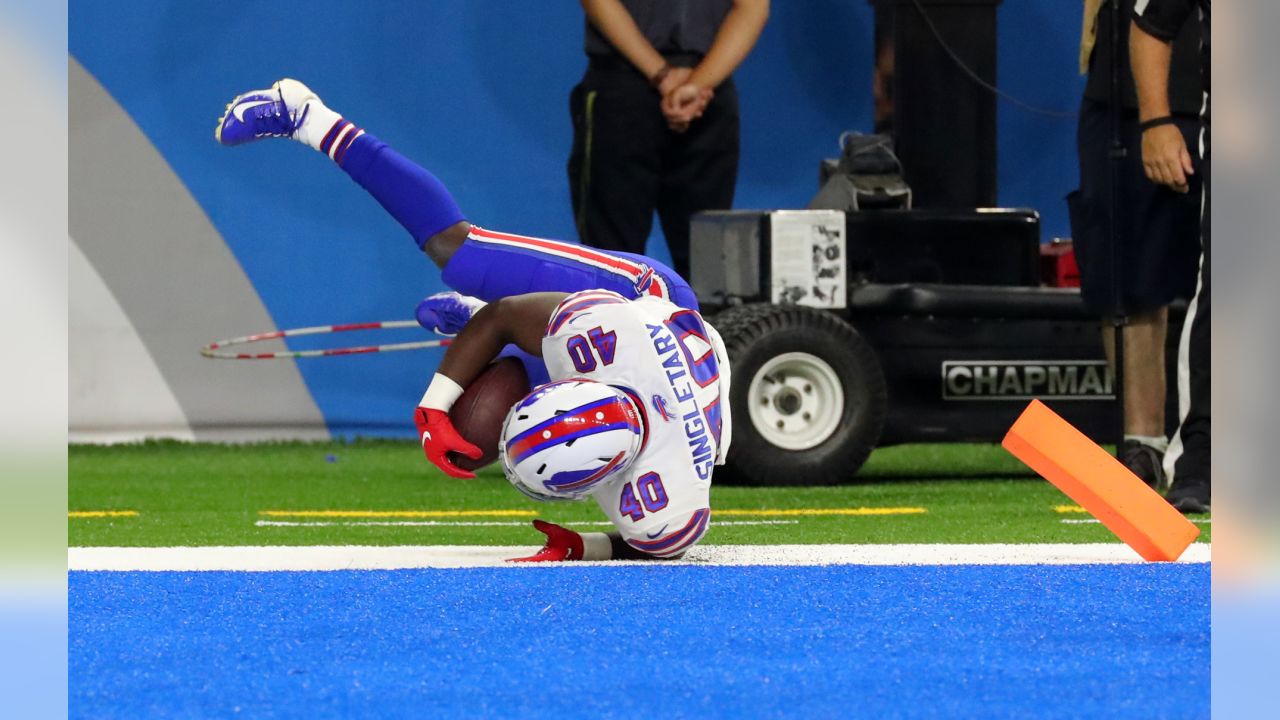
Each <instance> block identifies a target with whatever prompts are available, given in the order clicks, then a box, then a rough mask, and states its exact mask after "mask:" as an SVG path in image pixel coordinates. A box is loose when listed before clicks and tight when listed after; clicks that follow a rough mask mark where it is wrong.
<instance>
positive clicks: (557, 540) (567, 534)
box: [507, 520, 583, 562]
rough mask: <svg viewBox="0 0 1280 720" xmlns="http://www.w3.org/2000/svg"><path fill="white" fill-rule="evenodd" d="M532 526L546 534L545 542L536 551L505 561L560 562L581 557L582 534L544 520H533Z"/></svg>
mask: <svg viewBox="0 0 1280 720" xmlns="http://www.w3.org/2000/svg"><path fill="white" fill-rule="evenodd" d="M533 527H534V529H536V530H537V531H538V532H540V533H542V534H544V535H546V536H547V544H546V545H543V546H542V549H541V550H539V551H538V552H536V553H534V554H533V555H530V556H529V557H523V558H510V559H509V560H507V562H560V561H561V560H581V559H582V554H583V553H582V536H581V535H579V534H578V533H576V532H574V531H572V530H570V529H569V528H564V527H560V526H559V525H556V524H554V523H549V522H547V521H545V520H534V521H533Z"/></svg>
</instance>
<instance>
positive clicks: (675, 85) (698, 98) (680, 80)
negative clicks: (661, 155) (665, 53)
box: [658, 68, 715, 133]
mask: <svg viewBox="0 0 1280 720" xmlns="http://www.w3.org/2000/svg"><path fill="white" fill-rule="evenodd" d="M692 74H693V70H692V69H691V68H672V69H671V72H669V73H667V76H666V77H664V78H663V79H662V83H661V84H659V85H658V93H659V94H660V95H661V96H662V115H663V117H665V118H666V119H667V127H669V128H671V130H672V131H673V132H678V133H682V132H684V131H686V130H688V129H689V124H690V123H692V122H693V121H694V120H697V119H698V118H700V117H702V113H703V112H705V111H706V109H707V104H708V103H710V102H711V98H712V97H714V96H715V91H714V90H712V89H711V88H704V87H702V86H700V85H697V84H696V83H691V82H689V76H690V75H692Z"/></svg>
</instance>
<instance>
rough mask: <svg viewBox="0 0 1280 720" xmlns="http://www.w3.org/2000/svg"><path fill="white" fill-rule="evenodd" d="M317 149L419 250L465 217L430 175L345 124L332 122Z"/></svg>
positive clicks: (374, 138) (403, 157) (447, 191)
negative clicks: (432, 237) (404, 233)
mask: <svg viewBox="0 0 1280 720" xmlns="http://www.w3.org/2000/svg"><path fill="white" fill-rule="evenodd" d="M319 149H320V151H321V152H323V153H325V154H327V155H328V156H329V157H330V158H332V159H333V160H334V162H336V163H338V166H339V167H341V168H342V169H343V170H345V171H346V172H347V174H348V175H350V176H351V179H352V180H355V181H356V182H357V183H359V184H360V187H363V188H364V189H365V190H367V191H368V192H369V194H370V195H372V196H373V198H374V199H375V200H377V201H378V203H379V204H381V205H382V207H383V208H385V209H386V211H387V212H389V213H391V217H393V218H395V219H396V222H398V223H400V224H401V225H402V226H404V229H405V230H408V231H409V234H410V235H412V236H413V241H414V242H415V243H417V244H418V247H419V248H422V246H423V245H425V244H426V242H427V240H428V239H429V238H430V237H431V236H432V235H435V234H436V233H439V232H440V231H442V230H444V229H445V228H448V227H450V226H452V225H455V224H457V223H458V222H461V221H462V220H464V219H465V217H464V216H463V214H462V210H461V209H459V208H458V203H457V202H456V201H454V199H453V196H452V195H450V194H449V190H448V189H447V188H445V186H444V183H442V182H440V180H439V179H438V178H436V176H435V175H432V174H431V173H429V172H427V170H426V169H425V168H423V167H421V166H420V165H418V164H417V163H414V162H413V161H412V160H410V159H408V158H406V157H405V156H403V155H401V154H400V153H398V152H396V151H395V150H393V149H391V147H389V146H388V145H387V144H386V143H384V142H382V141H381V140H379V139H378V138H376V137H374V136H373V135H370V134H369V133H366V132H364V131H362V130H360V129H358V128H356V127H355V126H354V125H351V123H349V122H347V121H345V120H339V121H338V122H337V123H335V124H334V126H333V128H332V129H331V130H329V132H328V133H327V134H326V135H325V138H324V141H323V142H322V143H321V145H320V148H319Z"/></svg>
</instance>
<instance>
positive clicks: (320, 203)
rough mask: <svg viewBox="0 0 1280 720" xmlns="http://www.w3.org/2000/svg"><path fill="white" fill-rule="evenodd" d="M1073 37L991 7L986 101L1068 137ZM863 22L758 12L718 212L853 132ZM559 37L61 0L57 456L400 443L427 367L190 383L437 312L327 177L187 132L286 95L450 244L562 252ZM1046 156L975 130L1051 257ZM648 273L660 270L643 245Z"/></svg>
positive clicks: (1013, 202) (1052, 200)
mask: <svg viewBox="0 0 1280 720" xmlns="http://www.w3.org/2000/svg"><path fill="white" fill-rule="evenodd" d="M1078 15H1079V11H1078V8H1077V7H1076V6H1075V5H1073V4H1071V3H1064V2H1062V1H1061V0H1009V1H1008V2H1005V3H1004V4H1003V6H1002V7H1001V8H1000V10H999V76H1000V77H999V84H1000V86H1001V87H1002V88H1003V89H1004V90H1006V91H1008V92H1010V93H1012V94H1014V95H1016V96H1018V97H1020V98H1022V99H1024V100H1026V101H1028V102H1030V103H1033V104H1036V105H1039V106H1043V107H1048V108H1053V109H1056V110H1068V111H1069V110H1073V109H1074V108H1075V106H1076V103H1077V100H1078V98H1079V94H1080V92H1081V89H1082V82H1081V80H1080V79H1079V78H1078V77H1077V75H1076V72H1075V65H1076V41H1077V36H1078V31H1079V30H1078V23H1079V19H1078ZM872 20H873V18H872V12H871V9H870V7H869V6H868V5H867V3H865V2H863V0H806V1H805V2H774V3H773V12H772V15H771V18H770V21H769V24H768V26H767V28H766V29H765V32H764V35H763V37H762V38H761V39H760V42H759V44H758V45H757V47H756V49H755V51H754V52H753V53H752V55H751V56H750V58H749V59H748V60H747V61H746V63H745V64H744V65H743V67H742V68H741V69H740V70H739V72H738V73H737V79H738V85H739V88H740V93H741V98H742V99H741V102H742V128H743V132H742V163H741V172H740V176H739V183H738V193H737V199H736V206H737V207H741V208H752V207H757V208H762V207H800V206H803V204H804V203H806V202H807V201H808V199H809V198H810V197H811V196H812V194H813V193H814V191H815V190H816V187H815V183H816V175H817V169H816V168H817V164H818V161H819V159H820V158H822V157H824V156H830V155H832V154H834V151H835V149H836V138H837V136H838V135H839V134H840V132H841V131H842V130H845V129H858V130H868V129H869V128H870V125H871V110H872V107H871V106H872V100H871V60H872V55H873V53H872V35H873V29H872V28H873V23H872ZM582 28H583V20H582V14H581V9H580V7H579V5H578V3H576V2H570V1H569V0H560V1H559V2H515V1H514V0H512V1H507V2H496V1H495V2H481V1H479V0H436V1H433V2H418V1H410V0H404V1H396V0H382V1H380V2H360V3H357V2H350V1H341V0H310V1H309V2H307V3H305V4H304V3H282V2H267V1H264V0H240V1H239V2H227V1H226V0H221V1H219V2H213V1H211V0H184V1H183V2H171V1H170V0H131V1H130V2H127V3H108V2H98V1H96V0H93V1H91V0H72V2H71V3H70V41H69V42H70V54H71V62H70V68H71V69H70V77H69V87H70V118H69V121H70V128H71V129H70V155H71V161H70V163H71V177H72V180H71V236H72V237H71V242H72V250H73V252H72V258H73V259H72V291H71V292H72V296H71V298H70V300H71V306H72V310H71V323H70V324H71V338H70V339H71V352H72V357H71V364H72V369H71V378H70V390H71V431H72V432H71V434H72V438H73V439H84V440H103V439H106V440H110V439H127V438H135V437H144V436H171V437H182V438H194V439H253V438H263V437H310V438H323V437H329V436H341V437H347V436H352V435H392V436H408V435H409V434H410V433H411V432H412V430H411V424H410V422H409V420H408V418H409V412H408V411H409V409H410V408H411V407H412V406H413V404H414V402H415V401H416V399H417V398H418V396H419V395H420V393H421V392H422V389H423V387H424V383H425V381H426V379H427V378H429V377H430V374H431V372H432V370H433V369H434V367H435V365H436V363H437V362H438V360H439V357H440V356H439V353H438V352H437V351H419V352H410V353H395V354H385V355H378V356H363V357H352V358H340V359H321V360H302V361H298V362H296V363H294V362H292V361H266V362H245V361H212V360H206V359H203V358H200V357H199V355H198V350H199V347H200V345H201V344H203V343H204V342H207V341H209V340H214V339H217V338H221V337H228V336H232V335H239V334H245V333H250V332H258V331H264V330H270V329H274V328H287V327H296V326H305V325H316V324H331V323H342V322H354V321H364V320H385V319H398V318H407V317H411V315H412V310H413V307H414V305H415V303H416V301H417V300H418V299H419V298H421V297H422V296H424V295H426V294H429V293H432V292H436V291H438V290H440V289H442V286H441V284H440V280H439V274H438V273H437V272H436V270H435V268H434V266H432V265H430V264H429V263H428V262H427V261H426V260H425V259H424V258H423V257H422V256H421V255H420V254H419V253H418V252H417V250H416V248H415V247H414V246H413V244H412V242H411V241H410V239H409V237H408V235H407V234H406V233H405V232H404V231H403V230H402V229H401V228H400V227H399V226H398V225H396V224H395V222H393V221H392V220H391V219H390V218H389V217H387V216H386V215H385V214H384V213H383V212H382V210H381V208H380V207H379V206H378V205H377V204H376V203H375V202H374V201H373V200H372V199H370V198H369V197H367V196H366V195H365V194H364V193H363V192H361V191H360V190H359V188H358V187H357V186H355V185H354V184H353V183H351V182H350V181H349V180H348V179H347V177H346V176H345V175H344V174H343V173H342V172H340V171H339V170H337V169H335V168H334V167H331V165H330V164H329V163H328V162H327V160H325V159H324V158H322V157H321V156H320V155H318V154H316V153H313V152H309V151H307V150H306V149H305V148H303V147H301V146H298V145H296V144H294V143H291V142H283V141H274V142H265V143H260V144H258V145H256V146H250V147H239V148H230V149H228V148H222V147H219V146H218V145H217V144H215V142H214V140H213V129H214V124H215V120H216V118H217V116H218V115H219V114H220V113H221V112H222V109H223V106H224V104H225V103H226V102H227V101H228V100H230V98H231V97H232V96H234V95H235V94H237V93H238V92H240V91H242V90H245V89H248V88H255V87H262V86H265V85H267V84H269V83H270V82H271V81H273V80H275V79H277V78H279V77H283V76H292V77H297V78H299V79H302V80H304V81H306V82H308V83H309V84H310V85H311V86H312V87H313V89H315V90H316V91H317V92H319V93H320V95H321V96H322V97H323V98H325V100H326V102H328V104H329V105H330V106H332V107H333V108H335V109H336V110H338V111H339V112H342V113H344V114H345V115H346V116H347V117H349V118H350V119H352V120H353V121H355V122H357V123H358V124H360V125H361V126H363V127H365V128H367V129H369V130H370V131H371V132H374V133H375V134H377V135H379V136H380V137H381V138H382V139H384V140H386V141H388V142H389V143H391V144H393V145H394V146H396V147H397V148H398V149H399V150H401V151H402V152H403V153H404V154H406V155H408V156H409V157H411V158H414V159H416V160H418V161H419V162H421V163H422V164H423V165H425V166H427V167H428V168H430V169H432V170H433V171H434V172H435V173H436V174H437V175H438V176H439V177H440V178H442V179H443V180H444V181H445V183H446V184H448V185H449V187H450V189H451V190H452V191H453V193H454V195H455V196H456V197H457V199H458V201H459V203H460V204H461V206H462V207H463V209H464V211H465V212H466V213H467V214H468V216H469V217H470V218H471V219H473V220H475V221H477V222H479V223H481V224H484V225H485V226H487V227H492V228H495V229H503V230H510V231H513V232H520V233H526V234H533V235H541V236H546V237H553V238H564V239H572V238H573V221H572V216H571V211H570V207H569V194H568V187H567V181H566V173H565V161H566V158H567V155H568V150H569V144H570V126H569V118H568V94H569V90H570V88H572V87H573V85H574V84H575V83H576V82H577V80H578V78H579V77H580V75H581V73H582V70H583V68H584V65H585V58H584V56H583V54H582V50H581V47H582ZM958 140H959V139H958ZM1074 157H1075V149H1074V121H1073V120H1070V119H1065V120H1064V119H1055V118H1050V117H1044V116H1038V115H1033V114H1029V113H1027V112H1025V111H1023V110H1020V109H1018V108H1016V107H1013V106H1011V105H1008V104H1005V103H1003V102H1002V103H1000V105H999V183H1000V185H999V190H1000V203H1001V204H1003V205H1008V206H1025V207H1033V208H1036V209H1038V210H1039V211H1040V212H1041V214H1042V217H1043V232H1044V237H1045V238H1049V237H1052V236H1055V235H1067V234H1068V226H1067V219H1066V212H1065V207H1064V203H1063V201H1062V197H1063V195H1064V194H1065V193H1066V192H1067V191H1069V190H1070V189H1071V188H1072V187H1074V185H1075V184H1076V177H1077V174H1076V169H1075V161H1074ZM650 252H651V253H653V254H655V255H656V256H658V257H664V256H665V255H666V250H665V248H664V247H662V245H661V238H660V236H655V240H654V241H652V242H651V244H650ZM413 337H417V336H416V335H414V334H413V333H409V334H407V335H398V336H394V337H388V338H381V339H383V340H387V339H389V340H403V339H412V338H413ZM328 339H329V340H336V339H339V338H328ZM357 339H358V340H362V341H363V340H374V339H375V338H371V337H363V338H357ZM295 347H301V346H300V345H299V346H295Z"/></svg>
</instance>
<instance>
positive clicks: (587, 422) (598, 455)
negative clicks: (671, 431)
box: [502, 380, 645, 500]
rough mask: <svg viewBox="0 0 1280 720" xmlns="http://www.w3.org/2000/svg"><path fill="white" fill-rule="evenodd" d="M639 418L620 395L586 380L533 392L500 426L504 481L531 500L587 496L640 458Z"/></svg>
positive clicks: (641, 433)
mask: <svg viewBox="0 0 1280 720" xmlns="http://www.w3.org/2000/svg"><path fill="white" fill-rule="evenodd" d="M641 412H642V411H641V410H639V409H637V408H636V405H635V403H633V402H632V401H631V399H630V398H629V397H628V396H627V394H626V393H625V392H623V391H622V390H619V389H617V388H614V387H612V386H610V385H605V384H604V383H598V382H595V381H592V380H562V381H560V382H553V383H548V384H546V385H541V386H539V387H536V388H534V389H533V392H531V393H529V394H528V395H526V396H525V398H524V399H523V400H521V401H520V402H518V403H516V405H515V407H513V408H511V411H510V412H508V413H507V419H506V421H505V422H503V424H502V469H503V471H505V472H506V474H507V480H509V481H510V482H511V484H512V485H515V486H516V489H517V490H519V491H520V492H522V493H524V494H525V495H528V496H529V497H531V498H533V499H535V500H564V499H574V498H580V497H583V496H585V495H587V494H589V493H590V492H591V491H592V490H594V489H595V488H596V487H597V486H598V485H599V484H600V483H601V482H604V480H605V479H607V478H609V477H610V476H612V475H614V474H615V473H619V472H621V471H623V470H625V469H626V468H627V466H629V465H630V464H631V463H632V461H634V460H635V459H636V456H637V455H639V454H640V448H641V446H642V445H643V444H644V434H645V427H644V420H643V418H642V417H641V414H640V413H641Z"/></svg>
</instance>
